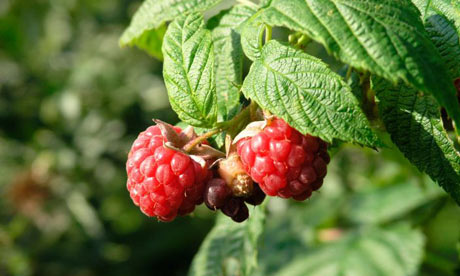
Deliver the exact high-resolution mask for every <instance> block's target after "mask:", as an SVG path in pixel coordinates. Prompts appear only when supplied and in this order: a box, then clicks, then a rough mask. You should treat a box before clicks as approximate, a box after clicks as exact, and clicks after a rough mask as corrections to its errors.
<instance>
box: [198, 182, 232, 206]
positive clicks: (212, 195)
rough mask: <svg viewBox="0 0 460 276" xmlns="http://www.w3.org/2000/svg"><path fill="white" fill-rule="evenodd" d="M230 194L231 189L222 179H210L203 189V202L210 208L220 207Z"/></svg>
mask: <svg viewBox="0 0 460 276" xmlns="http://www.w3.org/2000/svg"><path fill="white" fill-rule="evenodd" d="M230 196H231V190H230V188H229V187H228V186H227V183H225V181H224V180H223V179H220V178H214V179H211V180H210V181H209V182H208V184H207V185H206V189H205V191H204V203H205V204H206V206H207V207H208V208H209V209H211V210H214V211H215V210H217V209H220V208H222V207H223V206H224V205H225V203H226V202H227V200H228V199H229V198H230Z"/></svg>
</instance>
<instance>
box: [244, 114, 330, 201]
mask: <svg viewBox="0 0 460 276" xmlns="http://www.w3.org/2000/svg"><path fill="white" fill-rule="evenodd" d="M237 151H238V154H239V156H240V157H241V161H242V163H243V166H244V169H245V170H246V171H247V172H248V174H249V175H250V176H251V177H252V179H253V180H254V182H257V183H259V185H260V188H261V189H262V190H263V192H264V193H265V194H267V195H269V196H279V197H282V198H291V197H292V198H293V199H295V200H299V201H302V200H305V199H307V198H309V197H310V196H311V193H312V191H316V190H317V189H319V188H320V187H321V185H322V183H323V178H324V177H325V175H326V173H327V163H329V161H330V158H329V155H328V153H327V144H326V143H325V142H324V141H322V140H321V139H319V138H316V137H313V136H310V135H302V134H301V133H299V132H298V131H297V130H295V129H294V128H292V127H291V126H289V125H288V124H287V123H286V122H285V121H283V120H282V119H279V118H275V119H273V120H272V121H271V122H269V125H267V126H266V127H265V128H264V129H263V130H261V131H260V132H259V133H258V134H256V135H255V136H252V137H246V138H242V139H241V140H239V141H238V142H237Z"/></svg>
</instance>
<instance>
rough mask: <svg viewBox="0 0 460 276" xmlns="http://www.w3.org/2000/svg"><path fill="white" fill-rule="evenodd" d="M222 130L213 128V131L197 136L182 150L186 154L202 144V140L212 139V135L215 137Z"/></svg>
mask: <svg viewBox="0 0 460 276" xmlns="http://www.w3.org/2000/svg"><path fill="white" fill-rule="evenodd" d="M222 131H223V130H222V129H220V128H215V129H212V130H210V131H208V132H206V133H204V134H202V135H200V136H198V137H197V138H195V139H193V140H192V141H190V142H189V143H188V144H187V145H185V146H184V150H185V151H186V152H191V151H192V150H193V149H194V148H195V147H196V146H197V145H198V144H201V143H202V142H204V140H206V139H208V138H210V137H212V136H213V135H216V134H218V133H220V132H222Z"/></svg>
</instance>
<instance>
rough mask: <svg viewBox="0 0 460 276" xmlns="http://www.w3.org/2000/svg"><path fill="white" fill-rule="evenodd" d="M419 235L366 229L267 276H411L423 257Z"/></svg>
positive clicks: (392, 229) (391, 229) (407, 228)
mask: <svg viewBox="0 0 460 276" xmlns="http://www.w3.org/2000/svg"><path fill="white" fill-rule="evenodd" d="M423 246H424V239H423V235H422V233H421V231H419V230H414V229H411V227H410V226H409V225H405V224H403V225H396V226H393V227H389V228H369V229H363V230H360V231H356V232H351V233H348V234H346V236H345V237H343V238H341V239H340V240H339V241H337V242H332V243H331V244H326V245H323V246H320V247H318V248H317V249H314V250H309V251H307V252H305V254H299V255H298V256H296V257H295V258H294V260H292V261H291V263H289V264H288V265H286V266H284V267H283V268H282V269H280V270H279V271H277V272H276V273H273V274H268V275H280V276H281V275H286V276H287V275H289V276H296V275H299V276H300V275H312V276H313V275H356V276H360V275H362V276H372V275H395V276H405V275H413V274H415V273H416V271H417V267H418V265H419V264H420V262H421V260H422V256H423Z"/></svg>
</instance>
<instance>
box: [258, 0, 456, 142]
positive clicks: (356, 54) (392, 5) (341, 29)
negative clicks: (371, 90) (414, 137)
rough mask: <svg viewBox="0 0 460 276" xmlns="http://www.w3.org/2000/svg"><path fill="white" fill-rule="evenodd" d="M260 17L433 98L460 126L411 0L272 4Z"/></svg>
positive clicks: (436, 57) (447, 84) (438, 63)
mask: <svg viewBox="0 0 460 276" xmlns="http://www.w3.org/2000/svg"><path fill="white" fill-rule="evenodd" d="M263 16H264V21H265V22H266V23H267V24H269V25H274V26H284V27H287V28H289V29H292V30H296V31H300V32H303V33H305V34H307V35H308V36H310V37H311V38H313V39H314V40H316V41H318V42H320V43H322V44H323V45H324V46H325V47H326V48H327V49H328V51H329V52H331V53H332V54H333V55H334V56H336V57H337V58H339V59H340V60H342V61H343V62H345V63H348V64H350V65H351V66H353V67H355V68H358V69H362V70H368V71H369V72H371V73H374V74H376V75H378V76H381V77H384V78H386V79H388V80H391V81H393V82H397V81H398V80H400V79H402V80H404V81H406V82H407V83H409V84H411V85H413V86H415V87H417V88H418V89H420V90H422V91H424V92H429V93H431V94H433V95H434V96H435V98H436V99H437V100H438V102H439V103H440V104H441V105H442V106H444V107H445V108H446V109H447V111H448V113H449V114H450V115H451V116H452V118H453V119H454V120H455V122H456V123H457V124H458V125H460V108H459V104H458V103H457V101H456V98H455V89H454V87H453V85H452V82H451V80H450V79H448V78H446V77H445V76H446V75H447V74H448V71H447V70H446V68H445V66H444V64H443V63H442V59H441V57H440V55H439V53H438V51H437V50H436V48H435V47H434V45H433V44H432V43H431V41H430V40H429V38H428V35H427V34H426V32H425V31H424V28H423V24H422V22H421V21H420V13H419V12H418V10H417V8H416V7H415V6H414V5H413V4H412V3H411V2H410V1H409V0H404V1H392V0H386V1H381V0H360V1H345V0H324V1H323V0H321V1H310V0H273V1H271V3H270V5H269V7H267V8H266V9H265V10H264V12H263ZM459 134H460V133H459Z"/></svg>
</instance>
